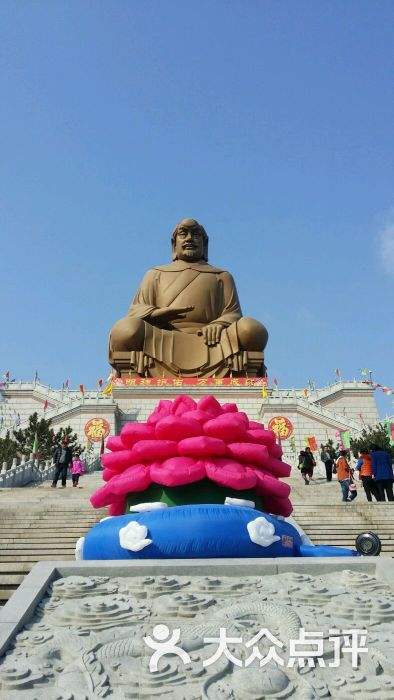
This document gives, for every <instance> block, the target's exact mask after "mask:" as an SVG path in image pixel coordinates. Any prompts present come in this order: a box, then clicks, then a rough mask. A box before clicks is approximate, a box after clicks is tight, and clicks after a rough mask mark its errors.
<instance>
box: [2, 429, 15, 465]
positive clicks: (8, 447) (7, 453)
mask: <svg viewBox="0 0 394 700" xmlns="http://www.w3.org/2000/svg"><path fill="white" fill-rule="evenodd" d="M18 456H19V454H18V446H17V444H16V442H15V440H13V439H12V437H11V436H10V431H9V430H7V433H6V435H5V437H4V438H0V467H1V466H2V464H3V462H7V465H8V466H9V464H10V462H11V461H12V460H13V459H14V457H18Z"/></svg>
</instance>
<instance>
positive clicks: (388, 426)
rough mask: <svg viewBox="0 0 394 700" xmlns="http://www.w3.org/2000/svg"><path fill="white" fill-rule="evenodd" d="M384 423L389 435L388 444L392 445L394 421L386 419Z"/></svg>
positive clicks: (393, 440)
mask: <svg viewBox="0 0 394 700" xmlns="http://www.w3.org/2000/svg"><path fill="white" fill-rule="evenodd" d="M384 423H385V426H386V431H387V435H388V436H389V440H390V446H392V445H394V423H392V422H391V421H390V420H386V421H385V422H384Z"/></svg>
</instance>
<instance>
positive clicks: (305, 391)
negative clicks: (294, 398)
mask: <svg viewBox="0 0 394 700" xmlns="http://www.w3.org/2000/svg"><path fill="white" fill-rule="evenodd" d="M302 393H303V394H304V396H305V398H306V399H307V398H308V394H309V392H308V389H307V388H306V387H305V389H304V391H303V392H302Z"/></svg>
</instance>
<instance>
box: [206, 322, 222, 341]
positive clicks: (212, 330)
mask: <svg viewBox="0 0 394 700" xmlns="http://www.w3.org/2000/svg"><path fill="white" fill-rule="evenodd" d="M201 330H202V334H203V337H204V343H205V345H217V344H218V342H219V340H220V336H221V335H222V330H223V326H222V324H221V323H210V324H209V326H205V327H204V328H202V329H201Z"/></svg>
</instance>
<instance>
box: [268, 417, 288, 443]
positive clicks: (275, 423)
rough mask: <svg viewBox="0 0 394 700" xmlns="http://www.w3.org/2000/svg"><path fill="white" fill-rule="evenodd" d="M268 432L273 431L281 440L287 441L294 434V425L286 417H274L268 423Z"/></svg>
mask: <svg viewBox="0 0 394 700" xmlns="http://www.w3.org/2000/svg"><path fill="white" fill-rule="evenodd" d="M268 430H273V431H274V433H275V435H276V436H277V437H278V438H280V439H281V440H287V438H289V437H290V435H292V434H293V431H294V428H293V423H292V422H291V421H290V420H289V419H288V418H286V417H285V416H274V417H273V418H271V420H270V422H269V423H268Z"/></svg>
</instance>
